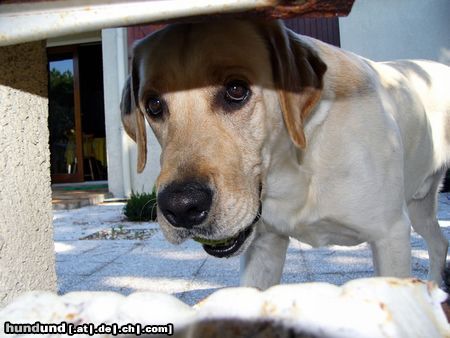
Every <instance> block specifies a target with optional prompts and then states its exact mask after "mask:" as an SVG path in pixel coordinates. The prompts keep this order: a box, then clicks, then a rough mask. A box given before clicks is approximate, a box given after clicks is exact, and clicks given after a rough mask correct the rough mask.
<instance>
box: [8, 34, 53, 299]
mask: <svg viewBox="0 0 450 338" xmlns="http://www.w3.org/2000/svg"><path fill="white" fill-rule="evenodd" d="M47 118H48V99H47V59H46V54H45V43H44V42H33V43H27V44H22V45H15V46H8V47H1V48H0V306H4V305H6V304H7V303H9V302H10V301H11V300H12V299H14V297H15V296H17V295H18V294H20V293H22V292H24V291H28V290H51V291H56V273H55V259H54V247H53V230H52V207H51V188H50V151H49V146H48V140H49V131H48V126H47Z"/></svg>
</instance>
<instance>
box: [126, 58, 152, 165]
mask: <svg viewBox="0 0 450 338" xmlns="http://www.w3.org/2000/svg"><path fill="white" fill-rule="evenodd" d="M138 102H139V72H138V69H137V65H136V62H135V58H133V62H132V69H131V75H130V76H128V79H127V81H126V82H125V86H124V87H123V90H122V100H121V102H120V110H121V115H122V123H123V125H124V127H125V131H126V132H127V134H128V135H129V136H130V137H131V138H132V139H133V140H134V141H135V142H136V143H137V148H138V149H137V150H138V157H137V171H138V173H141V172H142V171H143V170H144V168H145V163H146V162H147V133H146V130H145V119H144V114H143V112H142V111H141V109H140V108H139V104H138Z"/></svg>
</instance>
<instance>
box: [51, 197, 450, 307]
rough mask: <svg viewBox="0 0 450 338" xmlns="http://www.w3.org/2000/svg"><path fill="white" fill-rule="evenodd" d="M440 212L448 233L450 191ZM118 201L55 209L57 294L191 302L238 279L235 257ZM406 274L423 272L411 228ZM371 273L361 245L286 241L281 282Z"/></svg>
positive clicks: (422, 252)
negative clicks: (141, 234)
mask: <svg viewBox="0 0 450 338" xmlns="http://www.w3.org/2000/svg"><path fill="white" fill-rule="evenodd" d="M439 200H440V204H439V212H438V215H439V218H440V223H441V226H442V229H443V231H444V233H445V234H446V236H447V238H450V197H449V195H448V194H441V195H440V197H439ZM122 209H123V203H107V204H101V205H97V206H89V207H84V208H81V209H75V210H57V211H54V238H55V252H56V267H57V275H58V286H59V292H60V293H67V292H70V291H83V290H86V291H116V292H120V293H122V294H129V293H131V292H135V291H160V292H166V293H170V294H174V295H175V296H176V297H178V298H180V299H181V300H183V301H184V302H186V303H188V304H195V303H196V302H198V301H199V300H201V299H203V298H204V297H206V296H207V295H209V294H211V293H213V292H214V291H216V290H218V289H220V288H223V287H229V286H237V285H238V284H239V258H238V257H233V258H229V259H218V258H214V257H211V256H208V255H207V254H206V253H205V252H204V251H203V249H202V248H201V245H199V244H198V243H196V242H194V241H187V242H185V243H182V244H181V245H178V246H176V245H172V244H170V243H169V242H167V241H166V240H165V239H164V236H163V235H162V233H161V231H160V230H159V227H158V225H157V224H156V223H135V222H128V221H127V220H126V219H125V218H124V216H123V214H122ZM111 227H115V228H118V227H123V228H125V229H135V228H139V229H155V232H154V234H153V235H152V236H151V237H150V238H149V239H147V240H121V239H117V240H106V239H105V240H80V238H83V237H85V236H87V235H90V234H93V233H95V232H97V231H100V230H102V229H110V228H111ZM411 245H412V249H413V250H412V252H413V264H412V267H413V274H414V276H416V277H419V278H422V279H425V278H426V274H427V271H428V253H427V251H426V246H425V243H424V241H423V240H422V239H421V238H420V236H418V235H417V234H416V233H413V234H412V237H411ZM372 275H373V267H372V260H371V253H370V250H369V246H368V245H367V244H361V245H358V246H354V247H340V246H331V247H327V248H318V249H315V248H312V247H311V246H309V245H306V244H303V243H300V242H299V241H297V240H291V243H290V246H289V249H288V252H287V256H286V265H285V268H284V273H283V277H282V283H302V282H312V281H321V282H328V283H333V284H337V285H342V284H344V283H345V282H347V281H349V280H351V279H355V278H363V277H370V276H372Z"/></svg>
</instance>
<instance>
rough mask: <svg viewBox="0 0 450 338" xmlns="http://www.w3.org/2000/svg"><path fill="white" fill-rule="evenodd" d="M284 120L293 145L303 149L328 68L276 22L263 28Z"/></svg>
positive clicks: (306, 46)
mask: <svg viewBox="0 0 450 338" xmlns="http://www.w3.org/2000/svg"><path fill="white" fill-rule="evenodd" d="M263 29H264V30H265V35H266V38H267V39H268V42H269V46H270V53H271V59H272V60H271V61H272V72H273V78H274V82H275V86H276V88H277V89H278V94H279V99H280V105H281V108H282V111H283V118H284V121H285V123H286V128H287V130H288V132H289V135H290V137H291V139H292V142H293V143H294V144H295V145H296V146H297V147H299V148H301V149H303V148H305V147H306V138H305V133H304V131H303V125H304V121H305V120H306V118H307V117H308V116H309V114H310V112H311V111H312V109H313V108H314V106H315V105H316V103H317V102H318V101H319V99H320V95H321V92H322V88H323V81H322V79H323V75H324V73H325V72H326V70H327V66H326V65H325V63H323V62H322V60H321V59H320V58H319V56H318V55H317V54H316V52H314V50H313V49H312V48H311V47H309V46H308V45H306V44H305V43H304V42H302V41H300V40H299V39H298V38H297V37H296V35H294V34H293V32H292V31H290V30H287V29H286V28H285V27H284V26H282V25H280V24H279V23H278V22H273V23H271V24H267V23H266V24H264V25H263Z"/></svg>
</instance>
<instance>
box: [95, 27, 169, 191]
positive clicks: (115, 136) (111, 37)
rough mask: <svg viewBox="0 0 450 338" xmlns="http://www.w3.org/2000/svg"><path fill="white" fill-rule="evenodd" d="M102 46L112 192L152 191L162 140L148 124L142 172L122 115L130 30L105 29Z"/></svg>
mask: <svg viewBox="0 0 450 338" xmlns="http://www.w3.org/2000/svg"><path fill="white" fill-rule="evenodd" d="M102 48H103V84H104V92H105V125H106V150H107V153H108V187H109V191H110V192H111V193H112V194H113V195H114V197H129V196H130V194H131V192H132V191H135V192H142V191H146V192H151V191H152V188H153V185H154V183H155V181H156V178H157V177H158V174H159V171H160V163H159V156H160V153H161V148H160V146H159V143H158V141H157V140H156V138H155V136H154V134H153V132H152V131H151V129H150V128H149V127H148V126H147V149H148V154H147V166H146V167H145V170H144V171H143V172H142V173H141V174H138V173H137V170H136V163H137V152H136V144H135V143H134V142H133V141H132V140H131V138H129V137H128V135H127V134H126V132H125V130H124V128H123V125H122V122H121V117H120V99H121V97H122V89H123V85H124V84H125V81H126V79H127V77H128V48H127V29H126V28H111V29H104V30H103V31H102Z"/></svg>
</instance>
